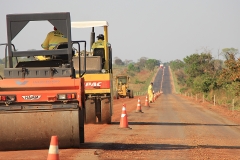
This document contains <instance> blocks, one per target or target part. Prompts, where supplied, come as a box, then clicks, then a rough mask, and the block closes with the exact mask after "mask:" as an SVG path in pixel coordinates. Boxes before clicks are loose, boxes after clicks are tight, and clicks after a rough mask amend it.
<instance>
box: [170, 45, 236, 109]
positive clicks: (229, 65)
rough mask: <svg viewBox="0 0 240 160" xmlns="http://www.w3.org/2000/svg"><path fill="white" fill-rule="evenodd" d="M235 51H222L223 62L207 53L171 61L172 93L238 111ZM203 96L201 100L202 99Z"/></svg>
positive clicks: (231, 49) (229, 49)
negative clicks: (173, 86) (173, 81)
mask: <svg viewBox="0 0 240 160" xmlns="http://www.w3.org/2000/svg"><path fill="white" fill-rule="evenodd" d="M238 53H239V52H238V50H237V49H235V48H225V49H223V50H222V52H221V56H223V57H224V60H220V59H214V58H213V56H212V54H211V52H210V51H206V52H202V53H200V54H199V53H195V54H192V55H190V56H187V57H185V58H184V59H183V61H181V60H175V61H171V62H170V63H169V64H170V67H171V70H172V73H173V75H174V76H173V77H174V80H175V86H176V91H177V92H178V93H180V94H185V95H189V96H190V95H191V96H195V97H197V98H198V99H201V98H202V99H205V100H207V101H209V102H215V103H216V104H218V105H223V106H226V107H228V108H229V109H234V110H240V97H239V95H240V58H237V55H238ZM203 97H204V98H203Z"/></svg>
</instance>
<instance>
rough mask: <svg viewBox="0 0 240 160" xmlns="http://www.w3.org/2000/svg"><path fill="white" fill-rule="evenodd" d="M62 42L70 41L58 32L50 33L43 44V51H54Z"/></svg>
mask: <svg viewBox="0 0 240 160" xmlns="http://www.w3.org/2000/svg"><path fill="white" fill-rule="evenodd" d="M61 42H68V39H67V38H66V37H65V36H64V35H63V34H62V33H61V32H59V31H58V30H56V31H52V32H50V33H48V35H47V37H46V39H45V40H44V42H43V44H42V48H43V49H47V50H52V49H53V48H54V47H55V46H57V45H58V44H59V43H61Z"/></svg>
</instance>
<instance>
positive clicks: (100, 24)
mask: <svg viewBox="0 0 240 160" xmlns="http://www.w3.org/2000/svg"><path fill="white" fill-rule="evenodd" d="M71 26H72V28H91V27H105V26H108V22H107V21H82V22H71Z"/></svg>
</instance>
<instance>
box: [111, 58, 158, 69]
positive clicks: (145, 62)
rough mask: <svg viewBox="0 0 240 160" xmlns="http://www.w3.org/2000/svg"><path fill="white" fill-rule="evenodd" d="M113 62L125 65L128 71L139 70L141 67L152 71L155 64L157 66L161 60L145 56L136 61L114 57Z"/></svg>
mask: <svg viewBox="0 0 240 160" xmlns="http://www.w3.org/2000/svg"><path fill="white" fill-rule="evenodd" d="M113 61H114V64H116V65H125V66H127V68H128V71H134V72H140V71H141V70H142V69H148V70H149V71H153V70H154V68H155V67H156V66H159V65H160V63H161V61H160V60H156V59H149V58H147V57H141V58H140V59H138V61H137V62H133V61H132V60H125V61H122V60H121V59H120V58H118V57H115V58H114V60H113Z"/></svg>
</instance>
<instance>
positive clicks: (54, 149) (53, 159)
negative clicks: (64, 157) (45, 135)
mask: <svg viewBox="0 0 240 160" xmlns="http://www.w3.org/2000/svg"><path fill="white" fill-rule="evenodd" d="M47 160H59V153H58V137H57V136H52V138H51V142H50V146H49V151H48V158H47Z"/></svg>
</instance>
